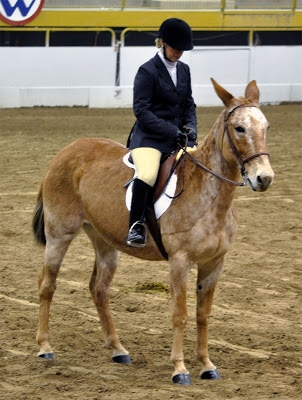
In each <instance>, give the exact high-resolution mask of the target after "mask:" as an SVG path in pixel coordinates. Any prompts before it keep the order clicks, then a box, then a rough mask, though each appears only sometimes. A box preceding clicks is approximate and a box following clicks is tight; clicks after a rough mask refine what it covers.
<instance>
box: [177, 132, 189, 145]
mask: <svg viewBox="0 0 302 400" xmlns="http://www.w3.org/2000/svg"><path fill="white" fill-rule="evenodd" d="M176 142H177V143H178V144H179V145H180V146H181V147H185V146H186V145H187V134H186V133H184V132H182V131H181V130H180V129H178V131H177V133H176Z"/></svg>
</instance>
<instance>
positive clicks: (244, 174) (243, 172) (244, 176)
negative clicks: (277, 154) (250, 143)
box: [182, 105, 269, 186]
mask: <svg viewBox="0 0 302 400" xmlns="http://www.w3.org/2000/svg"><path fill="white" fill-rule="evenodd" d="M241 107H257V106H250V105H241V106H237V107H235V108H233V109H232V110H231V111H230V112H229V113H227V114H226V115H225V118H224V131H223V134H224V133H226V134H227V137H228V140H229V144H230V147H231V149H232V151H233V154H234V155H235V157H236V159H237V161H238V162H239V165H240V172H241V176H242V179H243V182H236V181H233V180H231V179H228V178H226V177H225V176H223V175H220V174H218V173H217V172H214V171H212V170H210V169H209V168H207V167H206V166H205V165H203V164H201V163H200V162H199V161H197V160H196V158H194V157H193V156H192V155H191V154H190V153H188V152H187V150H186V148H183V149H182V150H183V152H184V154H185V155H186V156H187V157H189V159H190V160H192V161H193V162H194V164H196V165H198V166H199V167H200V168H202V169H203V170H205V171H206V172H209V173H210V174H212V175H213V176H215V177H216V178H218V179H221V180H223V181H226V182H229V183H232V184H233V185H235V186H246V185H247V182H248V176H247V172H246V169H245V167H244V164H246V163H248V162H249V161H251V160H253V159H254V158H256V157H260V156H262V155H266V156H269V153H266V152H260V153H256V154H253V155H251V156H249V157H247V158H244V159H243V158H242V157H241V154H240V152H239V150H238V149H237V147H236V146H235V144H234V142H233V140H232V138H231V135H230V131H229V127H228V119H229V117H230V116H231V115H232V114H233V113H234V111H235V110H237V109H238V108H241ZM257 108H258V107H257Z"/></svg>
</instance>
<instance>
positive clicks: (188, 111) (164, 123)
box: [127, 18, 197, 247]
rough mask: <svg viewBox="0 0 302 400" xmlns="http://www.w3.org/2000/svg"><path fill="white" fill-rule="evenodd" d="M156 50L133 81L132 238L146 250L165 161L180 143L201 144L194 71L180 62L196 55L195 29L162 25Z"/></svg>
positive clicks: (171, 22) (181, 23)
mask: <svg viewBox="0 0 302 400" xmlns="http://www.w3.org/2000/svg"><path fill="white" fill-rule="evenodd" d="M155 44H156V47H157V48H159V51H158V52H157V54H156V55H155V56H154V57H153V58H152V59H151V60H149V61H147V62H146V63H145V64H143V65H142V66H141V67H140V68H139V69H138V72H137V74H136V77H135V80H134V97H133V111H134V114H135V116H136V122H135V124H134V126H133V128H132V130H131V133H130V136H129V139H128V143H127V146H128V147H129V149H130V150H131V155H132V159H133V162H134V165H135V167H136V171H137V178H136V179H135V180H134V182H133V189H132V190H133V192H132V202H131V211H130V219H129V233H128V237H127V244H128V245H129V246H133V247H144V246H145V244H146V228H145V225H144V215H145V210H146V207H147V205H148V201H149V199H150V196H151V194H152V188H153V186H154V184H155V181H156V179H157V174H158V170H159V166H160V162H161V159H162V157H163V156H164V155H167V154H170V153H171V152H173V151H175V150H176V149H177V148H178V143H179V144H181V145H182V146H185V145H187V146H189V147H193V146H194V145H195V143H196V139H197V118H196V105H195V103H194V100H193V97H192V88H191V75H190V69H189V66H188V65H187V64H185V63H183V62H181V61H179V59H180V57H181V56H182V54H183V52H184V51H186V50H192V49H193V43H192V31H191V28H190V27H189V25H188V24H187V23H186V22H185V21H183V20H181V19H178V18H169V19H167V20H165V21H164V22H163V23H162V24H161V26H160V28H159V31H158V35H157V39H156V41H155Z"/></svg>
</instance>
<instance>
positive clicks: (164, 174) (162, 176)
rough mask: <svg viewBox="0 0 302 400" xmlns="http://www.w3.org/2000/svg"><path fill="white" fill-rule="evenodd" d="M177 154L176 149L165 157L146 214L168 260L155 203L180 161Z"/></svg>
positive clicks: (158, 243) (153, 233) (148, 224)
mask: <svg viewBox="0 0 302 400" xmlns="http://www.w3.org/2000/svg"><path fill="white" fill-rule="evenodd" d="M176 156H177V151H174V152H173V153H171V154H168V155H167V156H165V157H164V158H163V160H162V162H161V165H160V169H159V172H158V176H157V180H156V182H155V185H154V194H153V197H152V202H151V203H150V204H149V205H148V207H147V211H146V214H145V217H146V222H147V226H148V228H149V232H150V233H151V235H152V237H153V239H154V241H155V243H156V244H157V247H158V249H159V250H160V252H161V254H162V255H163V257H164V258H165V259H166V260H168V254H167V252H166V250H165V248H164V245H163V243H162V240H161V234H160V228H159V225H158V222H157V219H156V216H155V211H154V203H155V202H156V201H157V200H158V199H159V197H160V195H161V194H162V193H163V192H164V190H165V188H166V186H167V184H168V181H169V179H170V177H171V175H172V174H173V172H174V171H175V168H176V166H177V163H178V162H177V160H176ZM129 161H130V162H131V163H133V161H132V157H131V154H130V155H129ZM131 181H132V179H131V180H130V181H129V182H127V183H126V184H125V185H124V186H125V187H127V186H128V185H129V184H130V182H131Z"/></svg>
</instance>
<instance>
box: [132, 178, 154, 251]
mask: <svg viewBox="0 0 302 400" xmlns="http://www.w3.org/2000/svg"><path fill="white" fill-rule="evenodd" d="M151 189H152V187H151V186H150V185H148V184H147V183H145V182H144V181H142V180H140V179H135V180H134V182H133V187H132V201H131V210H130V218H129V233H128V237H127V244H128V245H129V246H132V247H145V245H146V240H147V232H146V227H145V224H144V217H145V211H146V208H147V206H148V200H149V196H150V192H151Z"/></svg>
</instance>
